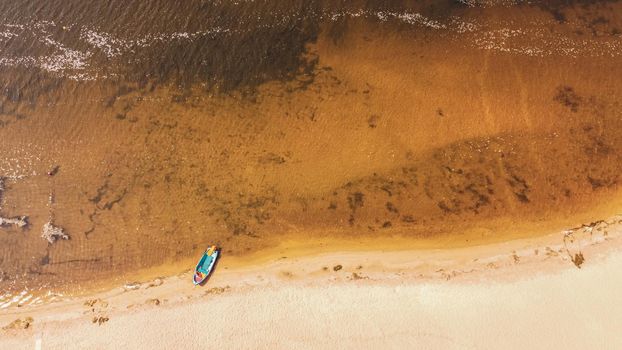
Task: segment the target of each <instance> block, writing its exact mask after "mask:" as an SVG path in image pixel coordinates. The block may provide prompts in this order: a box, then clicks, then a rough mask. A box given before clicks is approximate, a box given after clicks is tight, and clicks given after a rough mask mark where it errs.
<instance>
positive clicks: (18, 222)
mask: <svg viewBox="0 0 622 350" xmlns="http://www.w3.org/2000/svg"><path fill="white" fill-rule="evenodd" d="M27 220H28V217H27V216H18V217H16V218H3V217H0V226H6V225H15V226H17V227H20V228H21V227H24V226H26V225H28V221H27Z"/></svg>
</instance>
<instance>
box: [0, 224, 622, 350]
mask: <svg viewBox="0 0 622 350" xmlns="http://www.w3.org/2000/svg"><path fill="white" fill-rule="evenodd" d="M620 221H622V220H618V218H615V219H612V220H609V221H608V222H609V224H605V223H601V224H596V225H595V227H584V228H580V229H577V230H575V232H574V233H573V234H572V235H575V236H576V237H575V238H574V239H573V242H572V243H571V244H570V245H569V243H568V239H569V236H568V232H564V233H558V234H551V235H549V236H546V237H542V238H538V239H530V240H521V241H513V242H506V243H503V244H494V245H489V246H481V247H470V248H464V249H454V250H437V251H431V250H429V251H419V252H417V251H392V252H376V253H374V252H334V253H327V254H321V255H312V256H302V257H298V258H288V259H277V260H275V261H272V262H269V263H264V264H259V265H252V266H247V267H244V268H233V269H224V268H223V267H222V266H221V268H220V269H219V270H217V272H216V274H215V275H214V276H213V278H212V279H211V280H210V281H209V282H208V284H207V285H206V286H203V287H197V288H195V287H193V286H192V284H191V282H190V274H189V273H187V272H186V273H182V274H180V275H177V276H172V277H168V278H163V279H157V280H155V281H147V282H144V283H142V284H139V285H136V286H131V287H125V288H116V289H114V290H111V291H108V292H105V293H100V294H98V295H95V296H90V297H76V298H68V299H66V300H63V301H61V302H56V303H49V304H45V305H39V306H35V307H21V308H8V309H7V310H5V311H3V313H2V314H0V324H2V325H5V324H8V323H10V322H11V321H12V320H15V319H17V318H21V319H23V318H25V317H32V318H33V320H34V321H32V324H31V325H30V326H29V327H28V329H10V330H4V331H2V341H0V348H2V349H33V348H35V349H36V348H41V349H112V348H116V349H119V348H127V349H132V348H151V349H176V348H180V347H183V348H186V349H202V348H205V347H208V346H209V347H211V346H217V347H218V348H223V349H307V348H378V347H381V348H397V349H405V348H414V347H416V348H444V349H499V348H502V349H514V348H516V349H518V348H531V349H551V348H564V349H586V348H590V349H616V348H620V347H622V333H620V332H619V329H622V300H621V298H620V291H622V274H620V273H619V271H620V270H621V269H622V251H621V250H620V249H619V248H620V241H621V239H620V232H621V230H620V229H619V228H620V226H622V224H621V223H620ZM564 237H565V238H564ZM563 240H566V243H565V244H562V245H557V246H556V245H555V242H557V243H560V242H562V241H563ZM573 249H575V250H576V251H580V252H581V253H582V254H583V256H584V257H585V262H584V263H583V264H581V268H577V267H576V266H575V264H573V262H572V261H571V258H570V257H571V254H572V253H573V252H574V250H573ZM544 251H548V253H547V254H545V253H544ZM493 252H495V253H496V255H491V253H493ZM506 253H507V254H506ZM338 265H339V266H341V268H337V271H335V269H336V266H338ZM223 266H224V265H223ZM325 267H327V268H325Z"/></svg>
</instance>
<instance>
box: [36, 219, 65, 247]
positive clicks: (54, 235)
mask: <svg viewBox="0 0 622 350" xmlns="http://www.w3.org/2000/svg"><path fill="white" fill-rule="evenodd" d="M41 237H43V238H45V239H47V241H48V242H50V243H54V242H56V240H57V239H59V238H60V239H69V236H68V235H67V234H66V233H65V232H64V231H63V229H62V228H60V227H57V226H54V225H52V223H51V222H48V223H46V224H45V225H43V233H42V234H41Z"/></svg>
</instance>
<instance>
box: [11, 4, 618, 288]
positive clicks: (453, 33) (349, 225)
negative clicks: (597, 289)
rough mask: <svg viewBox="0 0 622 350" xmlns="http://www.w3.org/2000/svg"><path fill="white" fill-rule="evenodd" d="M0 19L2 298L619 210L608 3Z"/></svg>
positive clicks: (292, 7)
mask: <svg viewBox="0 0 622 350" xmlns="http://www.w3.org/2000/svg"><path fill="white" fill-rule="evenodd" d="M0 10H1V11H0V13H3V14H4V17H3V18H2V21H0V47H1V51H0V82H1V83H2V85H3V90H2V91H3V94H2V96H1V97H0V103H1V104H0V107H1V108H0V112H1V113H0V177H2V178H3V183H4V186H3V187H4V189H3V190H2V191H1V193H0V194H1V202H0V216H2V217H6V218H13V217H18V216H22V215H25V216H28V221H29V223H30V224H29V226H27V227H26V228H19V227H16V226H14V225H6V226H3V227H2V228H1V229H0V276H1V279H2V281H1V282H0V283H2V285H3V286H6V289H20V290H21V288H23V287H24V286H26V287H29V288H30V289H35V288H39V287H42V286H44V287H46V288H47V286H49V285H63V284H65V285H66V284H72V285H87V284H88V281H93V280H95V279H99V278H105V277H110V276H123V274H124V273H126V272H128V271H136V270H138V269H141V268H147V267H150V266H157V265H161V264H172V263H174V262H177V261H181V260H183V259H187V258H189V257H193V256H196V255H197V254H198V253H199V251H200V250H202V249H203V248H204V247H205V246H206V245H207V244H211V243H217V244H219V245H221V246H222V247H223V249H224V251H225V253H226V254H237V255H240V254H244V253H246V252H250V251H256V250H257V249H260V248H262V247H267V246H272V245H274V244H276V243H278V242H279V241H280V240H282V239H284V238H286V237H301V236H302V237H305V238H311V239H312V238H316V239H319V238H322V237H326V236H335V235H336V236H340V237H341V236H343V237H354V238H356V237H360V236H373V237H382V238H386V237H391V236H392V235H401V236H410V237H413V238H423V237H425V238H435V237H455V240H456V242H459V241H460V242H462V241H464V240H465V239H472V240H477V239H485V238H486V237H489V236H501V237H503V235H506V234H507V235H508V237H513V235H512V234H510V233H511V231H520V230H521V228H522V227H523V226H525V225H527V226H528V225H534V224H542V225H543V227H545V226H546V225H545V224H546V223H547V222H549V223H554V225H565V224H566V223H568V225H574V224H576V222H575V221H574V219H573V218H575V217H578V216H579V214H580V213H584V212H586V211H589V210H590V208H594V207H596V206H599V207H603V202H611V203H612V204H611V205H610V206H609V207H607V206H606V205H605V206H604V207H605V208H606V209H603V210H604V211H607V210H608V211H612V213H607V215H610V214H613V212H614V211H615V210H616V209H617V207H614V203H616V200H617V198H619V196H618V185H617V183H618V180H619V174H620V167H621V165H620V164H622V162H620V156H621V155H622V153H620V147H622V139H621V138H622V136H621V135H622V133H621V131H622V130H621V129H622V125H621V123H622V122H621V118H620V112H619V111H620V108H619V107H620V106H619V102H618V101H619V100H620V85H619V82H618V80H617V79H616V77H618V76H620V73H621V72H619V71H620V64H619V63H620V56H619V55H620V52H621V51H620V45H621V36H620V32H619V27H620V25H621V21H622V18H621V17H620V15H619V14H620V13H622V12H621V11H620V10H621V9H620V5H619V4H618V2H594V3H586V2H578V3H576V4H575V3H569V4H568V3H565V5H564V6H561V5H560V6H556V5H551V3H550V2H547V4H546V6H545V5H543V4H538V3H536V4H533V5H526V4H515V5H508V4H501V5H498V6H466V5H465V4H462V3H456V2H452V1H446V2H442V1H430V2H420V3H418V4H416V5H414V6H403V5H400V4H397V3H391V4H385V3H382V2H378V3H375V4H368V5H365V6H358V5H351V6H347V7H341V6H333V5H328V4H324V3H308V2H300V3H297V2H292V3H291V4H289V6H277V4H276V3H272V2H268V1H264V2H240V3H237V4H223V3H218V2H212V3H209V4H205V3H202V2H185V3H184V4H183V5H181V6H179V5H176V6H175V7H172V6H171V5H168V4H167V3H159V2H149V1H142V2H132V3H130V4H126V3H125V2H123V3H122V2H112V3H110V2H108V3H106V5H100V4H99V3H97V2H89V3H85V2H66V1H65V2H46V3H45V4H34V3H33V4H29V3H20V4H8V3H3V4H1V5H0ZM56 166H58V167H59V168H58V172H57V173H56V174H55V175H54V176H48V175H47V172H49V171H50V170H51V169H53V168H54V167H56ZM49 221H52V222H53V223H54V224H55V225H56V226H59V227H62V228H63V229H64V230H65V232H66V233H67V234H68V235H69V236H70V237H71V239H70V240H66V241H64V240H63V241H59V242H57V243H54V244H52V245H50V244H48V242H47V241H45V240H44V239H42V238H41V237H40V235H41V228H42V227H43V225H44V224H45V223H46V222H49ZM508 222H509V223H513V225H514V226H512V227H510V228H508V225H507V224H508ZM551 225H553V224H551ZM525 227H526V226H525ZM465 232H477V234H471V235H470V236H468V237H466V238H465V236H464V233H465ZM481 232H485V234H484V233H481ZM524 234H525V235H526V234H529V232H527V231H526V232H525V233H524ZM450 241H451V239H450Z"/></svg>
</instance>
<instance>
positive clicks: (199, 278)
mask: <svg viewBox="0 0 622 350" xmlns="http://www.w3.org/2000/svg"><path fill="white" fill-rule="evenodd" d="M218 253H219V252H218V250H216V249H213V250H212V251H211V252H210V251H206V252H205V253H203V256H202V257H201V260H199V263H198V264H197V266H196V268H195V269H194V276H193V277H192V282H193V283H194V284H195V285H199V284H201V283H203V282H204V281H205V280H206V279H207V278H208V277H209V275H210V274H211V273H212V270H213V268H214V265H215V264H216V260H217V259H218Z"/></svg>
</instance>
